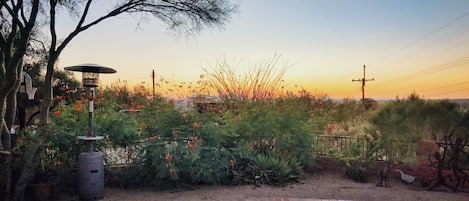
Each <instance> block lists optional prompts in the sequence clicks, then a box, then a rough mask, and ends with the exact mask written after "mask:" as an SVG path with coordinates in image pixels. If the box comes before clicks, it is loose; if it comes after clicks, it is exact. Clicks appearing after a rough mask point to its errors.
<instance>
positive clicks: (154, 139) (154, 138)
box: [150, 135, 158, 141]
mask: <svg viewBox="0 0 469 201" xmlns="http://www.w3.org/2000/svg"><path fill="white" fill-rule="evenodd" d="M150 140H151V141H156V140H158V137H156V136H154V135H153V136H150Z"/></svg>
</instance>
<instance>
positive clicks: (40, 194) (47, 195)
mask: <svg viewBox="0 0 469 201" xmlns="http://www.w3.org/2000/svg"><path fill="white" fill-rule="evenodd" d="M31 186H32V188H33V191H34V199H35V200H36V201H49V200H51V195H52V185H51V184H50V183H39V184H33V185H31Z"/></svg>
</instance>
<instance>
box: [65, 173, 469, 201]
mask: <svg viewBox="0 0 469 201" xmlns="http://www.w3.org/2000/svg"><path fill="white" fill-rule="evenodd" d="M396 174H397V173H396ZM377 182H378V178H374V179H373V180H372V179H370V181H369V182H368V183H359V182H354V181H352V180H350V179H347V178H346V177H345V176H344V175H343V174H342V173H340V172H336V171H323V172H321V173H317V174H313V175H311V174H306V175H305V178H304V179H303V180H300V181H299V182H298V183H294V184H291V185H288V186H285V187H275V186H260V187H256V186H253V185H245V186H195V187H194V189H193V190H187V191H181V192H161V191H154V190H151V189H136V190H126V189H118V188H105V191H104V199H103V200H104V201H107V200H109V201H131V200H132V201H143V200H176V201H179V200H180V201H187V200H204V201H212V200H228V201H231V200H233V201H250V200H265V198H270V199H272V200H273V198H280V197H281V198H308V199H331V200H332V199H333V200H360V201H368V200H370V201H371V200H380V201H402V200H425V201H428V200H438V201H440V200H448V201H459V200H461V201H463V200H464V201H467V200H469V193H462V192H459V193H453V192H451V191H450V190H449V189H445V188H443V187H441V188H437V191H427V190H425V188H423V187H421V186H420V184H419V183H418V182H416V183H414V184H406V183H403V182H401V181H400V180H399V179H398V178H397V176H396V177H394V178H391V179H390V184H391V186H392V187H391V188H380V187H376V186H375V185H376V183H377ZM59 200H77V198H76V197H67V196H66V197H63V198H61V199H59Z"/></svg>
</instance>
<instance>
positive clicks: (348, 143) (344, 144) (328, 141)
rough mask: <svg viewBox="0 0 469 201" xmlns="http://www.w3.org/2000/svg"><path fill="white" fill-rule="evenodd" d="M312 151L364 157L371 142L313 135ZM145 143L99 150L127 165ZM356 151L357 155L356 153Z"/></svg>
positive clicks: (394, 148) (397, 145) (404, 147)
mask: <svg viewBox="0 0 469 201" xmlns="http://www.w3.org/2000/svg"><path fill="white" fill-rule="evenodd" d="M313 139H314V140H313V142H314V143H313V145H312V146H313V152H314V154H315V155H316V156H326V157H339V158H340V157H347V156H350V154H351V153H350V152H351V150H352V149H354V152H355V156H360V157H366V154H367V152H368V150H369V149H370V147H371V143H370V142H369V141H368V140H366V139H364V138H358V137H350V136H332V135H313ZM145 146H146V143H144V142H134V143H131V144H128V145H127V146H125V147H111V146H107V147H103V148H101V149H100V150H99V151H101V152H102V153H103V154H104V157H105V163H106V165H129V164H136V163H141V162H142V161H139V159H138V157H137V153H138V152H139V151H142V150H144V149H145ZM387 148H388V150H384V149H381V150H377V151H376V152H381V153H385V154H386V157H387V158H393V159H397V158H399V157H403V156H408V155H409V153H415V152H416V145H415V143H412V142H405V141H395V142H391V143H389V144H388V146H387ZM357 152H358V155H357Z"/></svg>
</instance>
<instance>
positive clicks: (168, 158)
mask: <svg viewBox="0 0 469 201" xmlns="http://www.w3.org/2000/svg"><path fill="white" fill-rule="evenodd" d="M172 160H173V157H172V156H171V154H166V161H168V162H171V161H172Z"/></svg>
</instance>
